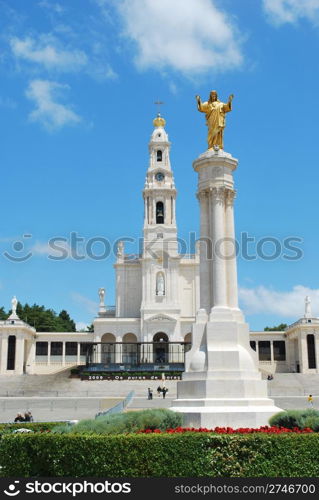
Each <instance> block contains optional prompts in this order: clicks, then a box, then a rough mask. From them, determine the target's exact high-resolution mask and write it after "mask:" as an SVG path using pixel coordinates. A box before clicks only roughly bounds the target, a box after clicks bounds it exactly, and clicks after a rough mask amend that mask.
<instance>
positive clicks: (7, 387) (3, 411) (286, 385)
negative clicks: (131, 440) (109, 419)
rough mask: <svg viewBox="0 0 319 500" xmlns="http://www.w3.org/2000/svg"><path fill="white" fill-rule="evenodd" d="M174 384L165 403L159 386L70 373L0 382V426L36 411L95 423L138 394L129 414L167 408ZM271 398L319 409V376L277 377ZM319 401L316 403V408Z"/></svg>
mask: <svg viewBox="0 0 319 500" xmlns="http://www.w3.org/2000/svg"><path fill="white" fill-rule="evenodd" d="M176 384H177V382H176V381H175V382H174V381H166V382H165V385H166V387H167V388H168V389H169V391H168V394H167V396H166V399H163V398H162V397H158V395H157V392H156V389H157V387H158V385H160V383H159V381H150V380H144V381H142V380H140V381H136V380H135V381H132V380H125V381H106V380H101V381H100V380H94V381H81V380H80V379H77V378H69V370H68V369H67V370H64V371H63V372H59V373H57V374H54V375H20V376H5V375H2V376H0V398H1V401H0V421H4V419H7V418H9V419H10V420H12V418H13V414H14V413H17V412H18V411H25V410H26V409H31V410H32V409H33V408H36V412H37V417H38V419H40V418H42V416H43V418H44V417H45V416H46V418H49V420H55V419H57V420H61V419H65V418H67V419H77V418H78V417H80V418H84V417H89V416H90V417H92V416H94V414H95V413H96V412H97V411H98V410H99V409H100V408H101V404H103V405H105V404H107V405H111V406H112V404H113V402H114V404H115V402H116V401H118V400H119V399H121V398H124V397H126V396H127V394H128V393H129V392H130V391H134V398H133V400H132V402H131V403H130V405H129V407H128V410H129V411H130V410H137V409H144V408H169V407H170V406H171V405H172V402H173V400H174V399H175V398H176ZM148 387H151V389H153V399H152V400H148V399H147V389H148ZM268 392H269V396H270V397H271V398H272V399H274V400H275V402H276V404H277V406H279V407H280V408H283V409H288V408H305V407H307V395H308V394H312V395H313V396H314V407H315V408H319V374H318V375H316V374H314V375H312V374H311V375H302V374H299V373H278V374H275V376H274V379H273V380H271V381H268ZM317 400H318V402H317Z"/></svg>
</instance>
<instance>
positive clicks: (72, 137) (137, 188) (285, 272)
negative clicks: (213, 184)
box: [0, 0, 319, 330]
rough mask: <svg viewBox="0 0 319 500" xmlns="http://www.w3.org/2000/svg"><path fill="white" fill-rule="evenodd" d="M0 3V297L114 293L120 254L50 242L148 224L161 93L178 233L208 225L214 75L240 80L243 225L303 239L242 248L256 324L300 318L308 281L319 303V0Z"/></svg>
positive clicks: (81, 315) (244, 292)
mask: <svg viewBox="0 0 319 500" xmlns="http://www.w3.org/2000/svg"><path fill="white" fill-rule="evenodd" d="M0 12H1V15H0V25H1V35H0V71H1V82H2V84H1V88H0V122H1V137H0V143H1V147H0V165H1V171H2V189H1V201H0V203H1V213H2V218H1V219H2V227H1V234H0V252H1V256H0V258H1V272H0V304H1V305H2V304H3V305H4V306H5V307H9V305H10V299H11V297H12V295H14V294H15V295H17V297H18V299H19V300H20V301H21V302H29V303H34V302H36V303H39V304H44V305H45V306H47V307H52V308H53V309H55V310H57V311H59V310H61V309H62V308H65V309H67V310H68V311H69V312H70V314H71V315H72V317H73V318H74V319H75V320H76V321H77V322H78V323H79V324H80V325H81V324H87V323H90V322H91V320H92V318H93V316H94V314H95V311H96V308H97V298H98V297H97V289H98V288H99V287H101V286H104V287H105V288H106V291H107V300H106V302H107V303H108V304H114V288H115V281H114V270H113V263H114V257H113V256H112V255H111V256H110V257H109V258H107V259H101V260H96V259H95V260H93V259H90V258H86V259H75V258H74V256H73V257H72V256H70V252H69V257H68V258H67V259H65V260H63V261H55V260H52V259H48V248H47V242H48V240H49V239H51V238H53V237H62V238H65V240H66V243H65V246H66V250H67V251H69V246H70V234H71V233H76V234H77V235H78V236H79V237H82V238H84V244H87V243H88V242H89V241H91V240H90V239H92V238H94V237H99V238H101V237H103V238H107V239H109V240H110V241H111V242H114V241H115V240H116V239H118V238H120V237H125V236H129V237H133V238H139V237H140V236H141V234H142V223H143V202H142V197H141V191H142V189H143V184H144V179H145V172H146V169H147V166H148V141H149V137H150V134H151V132H152V128H153V126H152V120H153V118H154V116H155V114H156V107H155V105H154V101H156V100H157V99H160V100H162V101H164V102H165V104H164V105H163V107H162V114H163V115H164V116H165V118H166V120H167V126H166V130H167V131H168V133H169V137H170V140H171V141H172V151H171V161H172V167H173V170H174V175H175V181H176V185H177V189H178V203H177V222H178V230H179V236H180V237H182V238H184V239H186V240H187V239H188V237H189V236H188V235H189V233H190V232H198V221H199V212H198V204H197V200H196V198H195V191H196V183H197V179H196V174H195V173H194V172H193V170H192V161H193V160H194V159H195V158H196V157H197V156H198V155H199V154H200V153H201V152H203V151H204V150H205V149H206V142H205V139H206V129H205V125H204V117H203V115H201V114H200V113H198V112H197V110H196V103H195V99H194V96H195V94H197V93H198V94H200V95H201V96H202V99H206V98H207V96H208V93H209V91H210V90H212V89H217V90H218V92H219V97H220V99H221V100H225V99H227V97H228V95H229V94H230V93H234V94H235V98H234V101H233V111H232V113H231V114H229V115H228V117H227V122H228V123H227V125H228V126H227V130H226V132H225V149H226V150H227V151H228V152H230V153H231V154H232V155H233V156H234V157H236V158H238V159H239V167H238V171H237V173H236V179H235V180H236V187H237V190H238V195H237V200H236V231H237V237H238V239H240V238H241V236H240V235H241V233H243V232H244V233H246V234H248V235H249V237H253V238H255V241H256V242H258V241H260V240H261V239H262V238H269V237H271V238H275V239H276V240H277V241H278V242H279V243H278V244H279V245H280V246H282V247H283V246H284V245H285V244H286V243H285V242H286V239H287V238H289V237H295V238H299V239H300V242H299V243H298V245H296V246H297V247H298V248H299V249H300V250H301V252H302V258H299V259H297V260H287V259H285V258H284V255H286V254H287V252H285V251H283V252H282V255H281V256H280V257H279V258H277V259H275V260H274V259H272V260H265V259H263V258H260V257H258V258H257V259H255V260H247V259H245V258H243V257H240V258H239V262H238V274H239V285H240V300H241V306H242V308H243V310H244V312H245V313H246V316H247V320H248V321H249V323H250V325H251V328H252V329H254V330H258V329H263V327H264V326H265V325H267V324H268V325H273V324H276V323H279V322H292V321H294V320H295V319H297V318H298V317H300V316H301V315H302V314H303V299H304V296H305V295H307V294H309V295H310V296H311V298H312V305H313V313H314V315H319V280H318V271H317V269H318V250H317V249H318V247H319V235H318V229H317V227H318V222H317V219H318V207H317V198H318V196H317V189H318V180H319V178H318V177H319V173H318V138H317V135H318V124H317V122H318V115H319V100H318V76H319V65H318V40H319V0H303V2H300V1H298V0H241V1H240V2H239V1H238V0H223V1H221V0H219V1H218V0H161V1H160V2H155V1H154V0H116V1H115V0H114V1H113V0H64V1H63V2H62V1H59V0H57V1H55V0H52V1H51V0H28V2H26V1H25V0H7V1H4V0H0ZM26 235H27V236H26ZM19 242H20V243H19ZM256 244H257V243H252V244H251V246H250V247H249V253H250V254H254V253H255V250H256ZM22 245H23V248H22ZM80 249H82V250H83V246H81V245H80ZM93 250H94V253H95V254H98V253H101V252H102V251H103V248H102V246H101V244H100V245H99V244H98V243H96V244H95V246H93ZM135 250H136V248H133V245H131V246H130V245H128V246H127V247H126V251H127V252H131V251H132V252H133V251H135ZM263 250H264V253H265V254H266V255H267V254H268V255H269V254H271V253H272V252H273V245H272V244H271V243H265V245H264V246H263ZM29 252H31V253H32V257H30V258H28V259H26V260H24V261H23V262H19V263H18V262H14V261H12V258H8V255H10V256H11V257H12V256H13V257H14V258H15V259H16V258H20V257H23V256H25V255H27V254H28V253H29ZM267 252H268V253H267ZM283 254H284V255H283ZM288 255H290V256H291V252H290V253H289V252H288Z"/></svg>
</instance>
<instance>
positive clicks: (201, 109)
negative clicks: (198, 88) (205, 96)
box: [196, 95, 206, 113]
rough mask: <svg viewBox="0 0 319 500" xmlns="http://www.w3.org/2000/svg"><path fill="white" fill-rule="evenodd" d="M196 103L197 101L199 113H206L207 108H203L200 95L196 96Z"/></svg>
mask: <svg viewBox="0 0 319 500" xmlns="http://www.w3.org/2000/svg"><path fill="white" fill-rule="evenodd" d="M196 101H197V109H198V111H201V112H202V113H206V109H204V108H205V106H203V103H202V100H201V98H200V96H199V95H197V96H196Z"/></svg>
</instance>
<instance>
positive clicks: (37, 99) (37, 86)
mask: <svg viewBox="0 0 319 500" xmlns="http://www.w3.org/2000/svg"><path fill="white" fill-rule="evenodd" d="M67 89H69V86H68V85H62V84H60V83H57V82H53V81H49V80H32V81H31V82H30V84H29V87H28V89H27V91H26V96H27V97H28V98H29V99H30V100H32V101H34V103H35V105H36V109H35V110H34V111H32V112H31V113H30V115H29V119H30V120H31V121H33V122H39V123H40V124H41V125H43V126H44V127H45V128H46V129H48V130H54V129H58V128H61V127H63V126H65V125H74V124H77V123H79V122H80V121H81V117H80V116H79V115H77V114H76V113H75V112H74V111H72V110H71V109H70V108H69V107H67V106H66V105H65V104H61V103H60V102H57V98H59V97H60V95H61V92H62V91H63V90H67Z"/></svg>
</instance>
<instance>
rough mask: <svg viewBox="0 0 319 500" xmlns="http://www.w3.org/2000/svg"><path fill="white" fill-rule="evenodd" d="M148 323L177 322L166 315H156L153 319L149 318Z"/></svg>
mask: <svg viewBox="0 0 319 500" xmlns="http://www.w3.org/2000/svg"><path fill="white" fill-rule="evenodd" d="M146 321H151V322H158V321H169V322H172V321H175V319H174V318H172V317H170V316H167V315H166V314H155V315H154V316H152V317H151V318H148V319H147V320H146Z"/></svg>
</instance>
